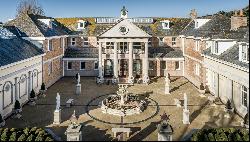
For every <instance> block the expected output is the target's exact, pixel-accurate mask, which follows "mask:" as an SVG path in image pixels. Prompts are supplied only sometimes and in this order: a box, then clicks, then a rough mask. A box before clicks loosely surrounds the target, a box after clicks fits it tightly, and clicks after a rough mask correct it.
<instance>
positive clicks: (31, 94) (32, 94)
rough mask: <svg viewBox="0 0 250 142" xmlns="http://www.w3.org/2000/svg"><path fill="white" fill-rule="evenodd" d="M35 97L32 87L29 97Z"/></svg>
mask: <svg viewBox="0 0 250 142" xmlns="http://www.w3.org/2000/svg"><path fill="white" fill-rule="evenodd" d="M35 97H36V93H35V91H34V90H33V89H32V90H31V92H30V98H35Z"/></svg>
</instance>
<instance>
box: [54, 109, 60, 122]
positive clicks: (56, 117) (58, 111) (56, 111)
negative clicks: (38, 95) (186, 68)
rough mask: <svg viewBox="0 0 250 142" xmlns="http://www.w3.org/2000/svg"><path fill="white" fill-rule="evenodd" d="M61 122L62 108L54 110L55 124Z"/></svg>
mask: <svg viewBox="0 0 250 142" xmlns="http://www.w3.org/2000/svg"><path fill="white" fill-rule="evenodd" d="M60 123H61V109H60V110H55V111H54V122H53V124H56V125H59V124H60Z"/></svg>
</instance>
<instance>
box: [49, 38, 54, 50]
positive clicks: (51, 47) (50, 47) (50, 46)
mask: <svg viewBox="0 0 250 142" xmlns="http://www.w3.org/2000/svg"><path fill="white" fill-rule="evenodd" d="M52 50H53V43H52V40H48V51H52Z"/></svg>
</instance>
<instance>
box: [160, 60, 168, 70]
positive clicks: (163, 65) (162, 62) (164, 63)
mask: <svg viewBox="0 0 250 142" xmlns="http://www.w3.org/2000/svg"><path fill="white" fill-rule="evenodd" d="M161 67H162V68H161V69H163V70H165V69H167V68H166V61H161Z"/></svg>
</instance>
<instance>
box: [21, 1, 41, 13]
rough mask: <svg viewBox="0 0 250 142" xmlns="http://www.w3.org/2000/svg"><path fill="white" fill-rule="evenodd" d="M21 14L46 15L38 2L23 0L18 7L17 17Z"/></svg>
mask: <svg viewBox="0 0 250 142" xmlns="http://www.w3.org/2000/svg"><path fill="white" fill-rule="evenodd" d="M21 13H28V14H34V15H44V11H43V9H42V7H41V6H40V5H39V4H38V3H37V0H21V1H20V3H19V4H18V6H17V15H19V14H21Z"/></svg>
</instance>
